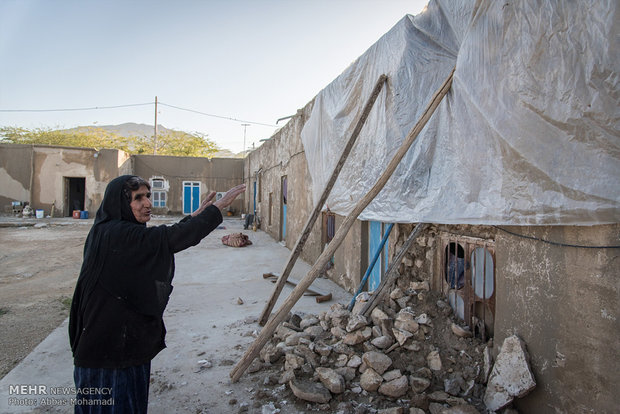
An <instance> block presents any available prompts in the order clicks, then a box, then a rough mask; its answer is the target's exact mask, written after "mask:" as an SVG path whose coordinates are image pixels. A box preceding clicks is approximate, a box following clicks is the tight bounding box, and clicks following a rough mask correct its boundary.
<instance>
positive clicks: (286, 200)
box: [280, 175, 288, 241]
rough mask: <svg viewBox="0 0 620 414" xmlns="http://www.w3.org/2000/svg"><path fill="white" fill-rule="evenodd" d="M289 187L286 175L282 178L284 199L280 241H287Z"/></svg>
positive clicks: (282, 202) (282, 201) (282, 200)
mask: <svg viewBox="0 0 620 414" xmlns="http://www.w3.org/2000/svg"><path fill="white" fill-rule="evenodd" d="M287 187H288V185H287V178H286V175H285V176H283V177H282V181H281V188H282V199H281V204H280V207H281V214H280V241H283V240H286V206H287V204H288V188H287Z"/></svg>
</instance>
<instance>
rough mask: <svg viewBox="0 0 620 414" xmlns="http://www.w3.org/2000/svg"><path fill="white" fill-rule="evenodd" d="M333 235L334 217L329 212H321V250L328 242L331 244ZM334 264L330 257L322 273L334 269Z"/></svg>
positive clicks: (334, 231)
mask: <svg viewBox="0 0 620 414" xmlns="http://www.w3.org/2000/svg"><path fill="white" fill-rule="evenodd" d="M335 234H336V215H335V214H334V213H332V212H331V211H324V212H323V223H322V226H321V241H322V245H323V248H322V250H325V248H326V247H327V245H328V244H329V242H331V241H332V239H333V238H334V235H335ZM334 264H335V259H334V256H332V257H331V258H330V259H329V261H328V262H327V264H326V265H325V269H324V271H326V270H329V269H332V268H333V267H334Z"/></svg>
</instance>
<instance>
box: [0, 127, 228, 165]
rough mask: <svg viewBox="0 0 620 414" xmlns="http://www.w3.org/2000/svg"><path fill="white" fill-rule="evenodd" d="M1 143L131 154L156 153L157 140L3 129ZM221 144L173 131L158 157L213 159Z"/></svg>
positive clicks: (160, 139)
mask: <svg viewBox="0 0 620 414" xmlns="http://www.w3.org/2000/svg"><path fill="white" fill-rule="evenodd" d="M0 142H7V143H13V144H42V145H60V146H67V147H87V148H99V149H101V148H116V149H120V150H123V151H125V152H128V153H130V154H153V149H154V145H155V141H154V139H153V137H138V136H130V137H123V136H120V135H118V134H115V133H112V132H108V131H106V130H104V129H102V128H97V127H80V128H76V129H72V130H52V129H45V128H36V129H26V128H20V127H0ZM217 151H219V148H218V146H217V144H215V143H214V142H213V141H212V140H210V139H209V138H208V137H207V136H206V135H205V134H201V133H199V132H194V133H187V132H182V131H172V132H168V133H165V134H162V135H158V136H157V154H158V155H175V156H184V157H209V158H210V157H213V156H214V154H215V153H216V152H217Z"/></svg>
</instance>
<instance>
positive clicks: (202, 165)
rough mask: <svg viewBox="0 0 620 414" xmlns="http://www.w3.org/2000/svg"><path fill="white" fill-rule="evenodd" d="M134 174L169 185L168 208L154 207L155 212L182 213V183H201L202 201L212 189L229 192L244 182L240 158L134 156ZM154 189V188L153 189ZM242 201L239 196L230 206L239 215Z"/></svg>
mask: <svg viewBox="0 0 620 414" xmlns="http://www.w3.org/2000/svg"><path fill="white" fill-rule="evenodd" d="M132 159H133V160H134V162H133V164H134V165H133V173H134V174H136V175H139V176H140V177H142V178H144V179H145V180H147V181H150V180H152V179H153V178H159V179H163V180H164V183H165V185H166V193H167V200H166V207H165V208H158V209H156V208H154V209H153V212H154V213H155V214H182V213H183V182H184V181H191V182H199V183H200V195H201V197H200V201H202V200H204V197H205V195H206V194H207V193H209V192H211V191H218V192H219V191H221V192H225V191H228V190H229V189H230V188H232V187H234V186H236V185H239V184H241V183H242V181H243V160H242V159H238V158H211V159H209V158H197V157H174V156H165V155H134V156H132ZM152 190H153V189H152ZM243 203H244V202H243V200H242V199H237V200H235V201H234V202H233V204H232V205H231V207H230V211H231V212H232V213H234V214H240V212H241V210H242V209H243Z"/></svg>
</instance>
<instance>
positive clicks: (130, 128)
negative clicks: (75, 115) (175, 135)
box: [66, 122, 244, 158]
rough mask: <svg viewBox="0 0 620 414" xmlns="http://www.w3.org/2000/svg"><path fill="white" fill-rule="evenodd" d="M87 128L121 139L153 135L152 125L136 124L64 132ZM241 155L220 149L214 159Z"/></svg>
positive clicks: (161, 128)
mask: <svg viewBox="0 0 620 414" xmlns="http://www.w3.org/2000/svg"><path fill="white" fill-rule="evenodd" d="M88 128H100V129H103V130H104V131H107V132H111V133H114V134H116V135H119V136H121V137H152V136H153V135H154V133H155V131H154V130H153V125H146V124H136V123H134V122H127V123H124V124H120V125H92V126H88V127H87V126H79V127H76V128H71V129H67V130H66V131H80V130H84V129H88ZM173 131H174V130H172V129H168V128H166V127H164V126H163V125H159V124H158V125H157V133H158V134H166V133H168V132H173ZM243 155H244V154H243V153H238V154H235V153H234V152H232V151H230V150H228V149H225V148H223V149H221V150H220V151H218V152H217V153H215V155H214V156H215V157H217V158H243Z"/></svg>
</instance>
